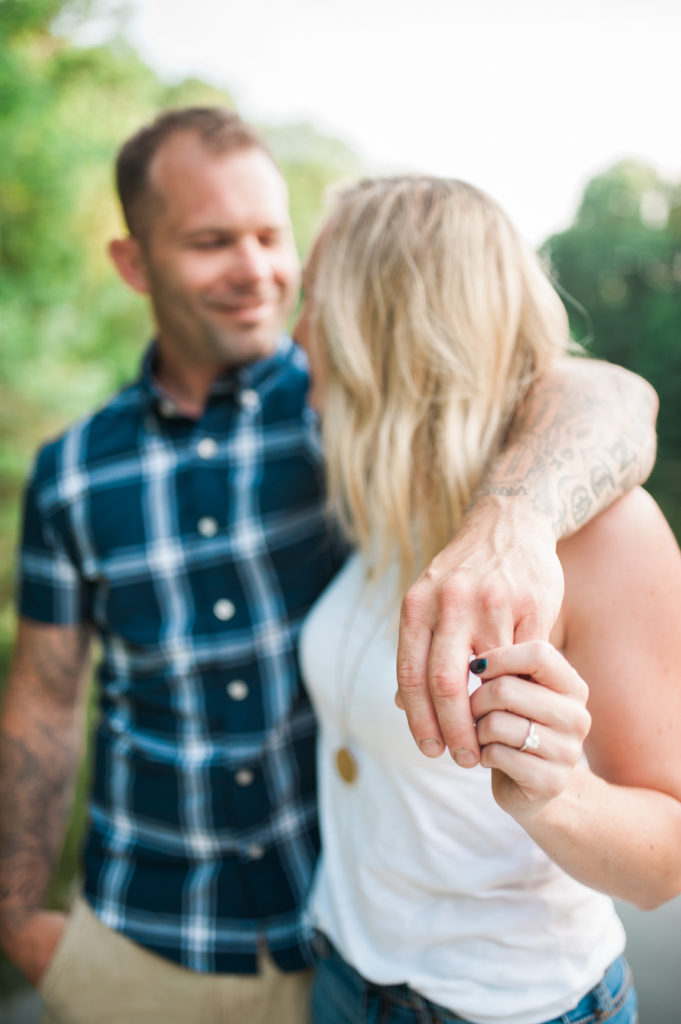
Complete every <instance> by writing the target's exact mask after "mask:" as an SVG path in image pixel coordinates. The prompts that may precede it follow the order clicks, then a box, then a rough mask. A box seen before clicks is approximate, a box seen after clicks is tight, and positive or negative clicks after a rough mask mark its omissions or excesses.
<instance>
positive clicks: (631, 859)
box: [521, 767, 681, 910]
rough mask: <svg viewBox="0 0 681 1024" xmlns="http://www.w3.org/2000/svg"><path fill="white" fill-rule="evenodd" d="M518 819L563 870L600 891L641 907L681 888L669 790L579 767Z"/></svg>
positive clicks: (679, 831)
mask: <svg viewBox="0 0 681 1024" xmlns="http://www.w3.org/2000/svg"><path fill="white" fill-rule="evenodd" d="M521 824H523V826H524V828H525V829H526V831H527V832H528V833H529V835H530V836H532V838H533V839H534V840H535V842H536V843H537V844H538V845H539V846H541V847H542V849H543V850H544V851H545V852H546V853H547V854H548V856H549V857H551V859H552V860H553V861H555V862H556V864H558V865H559V866H560V867H561V868H563V870H564V871H566V872H567V873H568V874H569V875H572V876H573V877H574V878H576V879H577V880H578V881H580V882H582V883H583V884H585V885H588V886H590V887H591V888H593V889H598V890H599V891H600V892H605V893H607V894H608V895H610V896H613V897H615V898H617V899H622V900H626V901H627V902H630V903H634V904H636V905H637V906H639V907H641V908H642V909H644V910H650V909H653V908H654V907H656V906H659V904H661V903H664V902H665V901H666V900H668V899H671V898H672V897H674V896H676V895H677V894H678V893H679V892H681V860H680V858H679V850H680V849H681V803H680V802H679V801H678V800H676V799H675V798H674V797H672V796H669V795H667V794H666V793H661V792H658V791H657V790H652V789H639V788H634V787H629V786H616V785H612V784H611V783H608V782H606V781H605V780H603V779H601V778H599V777H598V776H597V775H595V774H594V773H593V772H591V771H590V770H589V769H588V768H586V767H579V768H576V769H575V771H574V773H573V779H572V781H571V784H570V785H569V786H568V787H567V788H566V789H565V790H564V791H563V793H561V795H560V796H559V797H557V798H556V799H554V800H552V801H550V802H549V803H548V804H546V806H545V807H544V808H543V809H542V811H541V812H540V813H539V814H538V815H537V816H536V818H533V819H531V820H530V821H527V822H521Z"/></svg>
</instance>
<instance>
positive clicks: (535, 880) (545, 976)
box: [301, 555, 625, 1024]
mask: <svg viewBox="0 0 681 1024" xmlns="http://www.w3.org/2000/svg"><path fill="white" fill-rule="evenodd" d="M392 582H393V581H392V580H385V581H383V584H382V586H379V587H377V588H376V589H375V590H373V591H371V590H369V588H368V586H367V583H366V579H365V571H364V565H363V562H362V560H361V558H360V556H358V555H354V556H352V557H351V558H350V559H349V561H348V563H347V564H346V566H345V567H344V569H343V570H342V571H341V572H340V573H339V574H338V576H337V577H336V578H335V580H333V581H332V583H331V584H330V586H329V587H328V588H327V590H326V591H325V592H324V594H323V595H322V596H321V598H320V599H319V601H318V602H317V603H316V604H315V606H314V607H313V608H312V610H311V612H310V614H309V616H308V618H307V619H306V621H305V624H304V626H303V633H302V638H301V663H302V668H303V674H304V678H305V682H306V684H307V687H308V690H309V692H310V696H311V698H312V702H313V704H314V707H315V710H316V712H317V717H318V720H319V728H320V733H319V746H318V762H319V787H320V804H321V812H320V817H321V829H322V857H321V860H320V864H319V868H318V872H317V877H316V881H315V886H314V889H313V894H312V898H311V914H312V918H313V921H314V923H315V924H316V926H317V927H318V928H319V929H320V930H321V931H323V932H324V933H325V934H326V935H327V936H328V938H329V939H330V940H331V942H332V943H333V944H334V946H336V948H337V949H338V950H339V952H340V953H341V955H342V956H343V957H344V958H345V959H346V960H347V961H348V962H349V963H350V964H352V965H353V967H355V969H356V970H358V971H359V972H360V973H361V974H362V975H363V976H364V977H366V978H368V979H369V980H370V981H373V982H375V983H377V984H383V985H392V984H401V983H403V982H406V983H407V984H408V985H410V986H411V987H412V988H413V989H415V990H416V991H417V992H419V993H421V995H423V996H424V997H425V998H427V999H429V1000H431V1001H432V1002H435V1003H439V1004H441V1005H442V1006H445V1007H447V1008H448V1009H450V1010H451V1011H453V1012H455V1013H457V1014H459V1015H460V1016H462V1017H464V1018H467V1019H469V1020H472V1021H476V1022H479V1024H501V1022H502V1021H503V1022H504V1024H537V1022H539V1021H545V1020H549V1019H551V1018H552V1017H555V1016H558V1015H560V1014H561V1013H565V1012H567V1011H568V1010H570V1009H572V1007H573V1006H574V1005H575V1004H576V1003H577V1002H578V1001H579V1000H580V999H581V997H582V996H583V995H584V994H585V993H586V992H588V991H589V989H591V988H592V987H593V986H594V985H595V984H596V983H597V982H598V981H599V980H600V979H601V977H602V976H603V973H604V971H605V970H606V969H607V967H608V966H609V964H610V963H611V962H612V961H613V960H614V959H615V958H616V957H617V956H619V954H620V953H621V952H622V950H623V949H624V942H625V937H624V930H623V928H622V925H621V923H620V921H619V919H618V917H617V915H616V914H615V910H614V907H613V904H612V901H611V900H610V899H609V898H608V897H606V896H604V895H602V894H600V893H596V892H594V891H593V890H591V889H588V888H586V887H585V886H583V885H581V884H580V883H579V882H576V881H575V880H574V879H573V878H571V877H570V876H569V875H567V874H566V873H565V872H564V871H562V870H561V869H560V868H559V867H557V866H556V865H555V864H554V863H553V862H552V861H551V860H550V859H549V858H548V857H547V856H546V854H545V853H544V852H543V851H542V850H541V849H540V848H539V847H538V846H537V845H536V844H535V843H534V842H533V841H532V839H530V837H529V836H528V835H527V833H526V832H525V831H524V829H522V828H521V827H520V825H518V824H517V822H515V821H514V820H513V818H511V817H510V816H509V815H508V814H506V813H505V812H504V811H502V810H501V808H500V807H499V806H498V805H497V804H496V803H495V801H494V798H493V796H492V793H491V787H490V772H489V770H487V769H485V768H481V767H479V766H478V767H477V768H473V769H463V768H459V767H458V765H456V764H455V763H454V761H453V760H452V759H451V758H450V757H449V755H448V754H446V753H445V754H444V755H443V756H442V757H440V758H438V759H436V760H431V759H428V758H426V757H424V756H423V755H422V754H421V753H420V752H419V751H418V749H417V747H416V744H415V742H414V740H413V739H412V736H411V734H410V732H409V729H408V727H407V720H406V716H405V715H404V713H403V712H402V711H400V710H399V709H398V708H397V707H396V706H395V704H394V695H395V691H396V675H395V654H396V644H397V637H396V624H395V619H394V613H393V611H392V609H391V610H387V608H388V601H389V600H390V596H391V594H392V590H391V586H392ZM343 746H347V747H349V748H350V749H351V750H352V753H353V756H354V758H355V760H356V762H357V765H358V775H357V778H356V780H355V781H354V782H353V783H352V784H348V783H347V782H344V781H343V779H342V778H341V777H340V775H339V772H338V770H337V767H336V753H337V751H338V749H339V748H341V747H343Z"/></svg>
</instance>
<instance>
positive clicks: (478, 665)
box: [468, 658, 487, 676]
mask: <svg viewBox="0 0 681 1024" xmlns="http://www.w3.org/2000/svg"><path fill="white" fill-rule="evenodd" d="M468 668H469V671H471V672H472V673H473V675H474V676H481V675H482V673H483V672H484V671H485V669H486V668H487V658H474V659H473V661H472V662H471V663H470V665H469V666H468Z"/></svg>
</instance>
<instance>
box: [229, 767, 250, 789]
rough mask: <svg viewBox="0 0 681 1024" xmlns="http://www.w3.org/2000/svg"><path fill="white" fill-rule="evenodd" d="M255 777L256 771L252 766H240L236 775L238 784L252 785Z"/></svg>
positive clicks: (235, 778) (235, 779)
mask: <svg viewBox="0 0 681 1024" xmlns="http://www.w3.org/2000/svg"><path fill="white" fill-rule="evenodd" d="M254 778H255V773H254V772H252V771H251V769H250V768H240V769H239V771H238V772H237V773H236V775H235V776H234V781H235V782H236V784H237V786H250V785H251V783H252V782H253V779H254Z"/></svg>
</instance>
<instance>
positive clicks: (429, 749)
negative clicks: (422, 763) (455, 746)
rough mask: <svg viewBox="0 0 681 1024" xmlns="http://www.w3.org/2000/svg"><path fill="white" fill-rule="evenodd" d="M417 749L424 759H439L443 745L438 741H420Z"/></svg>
mask: <svg viewBox="0 0 681 1024" xmlns="http://www.w3.org/2000/svg"><path fill="white" fill-rule="evenodd" d="M419 747H420V749H421V753H422V754H425V755H426V757H439V755H440V754H441V753H442V751H443V750H444V749H445V745H444V743H441V742H440V740H420V741H419Z"/></svg>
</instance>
